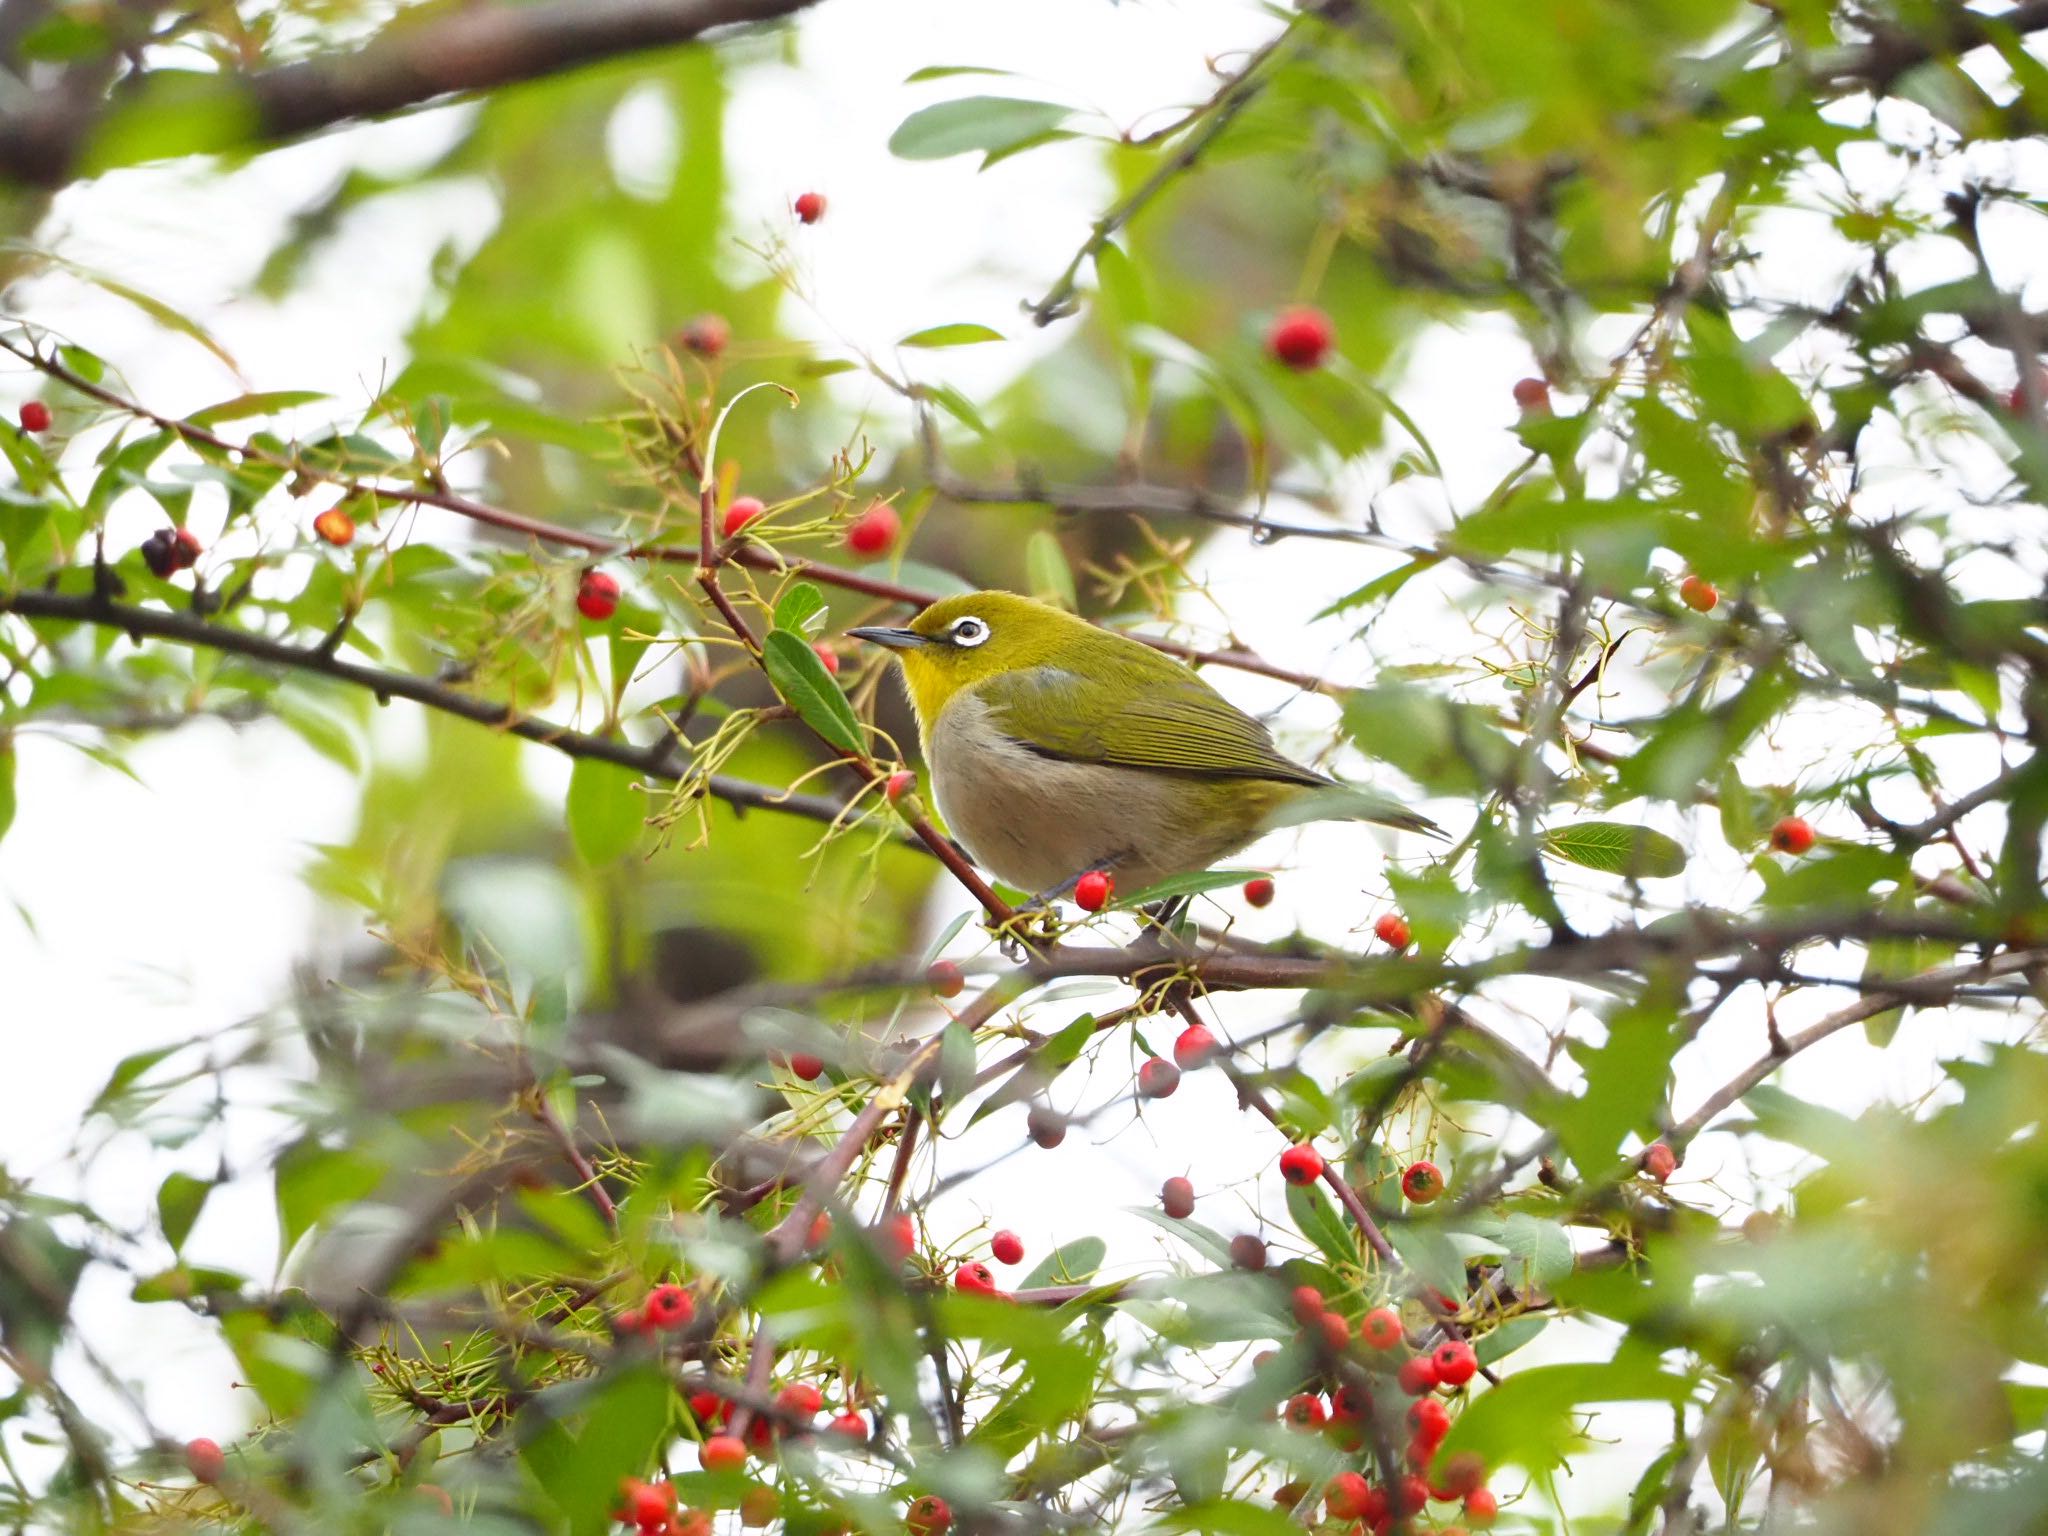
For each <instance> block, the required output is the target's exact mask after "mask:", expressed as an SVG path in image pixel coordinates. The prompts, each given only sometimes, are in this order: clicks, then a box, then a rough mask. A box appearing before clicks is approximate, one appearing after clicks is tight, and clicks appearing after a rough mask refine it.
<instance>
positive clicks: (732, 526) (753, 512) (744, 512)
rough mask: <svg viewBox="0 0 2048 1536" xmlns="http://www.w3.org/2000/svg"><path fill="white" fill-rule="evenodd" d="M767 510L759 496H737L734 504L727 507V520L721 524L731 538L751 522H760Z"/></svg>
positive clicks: (724, 531)
mask: <svg viewBox="0 0 2048 1536" xmlns="http://www.w3.org/2000/svg"><path fill="white" fill-rule="evenodd" d="M767 511H768V509H767V507H765V506H763V505H762V504H761V498H760V497H758V496H735V497H734V498H733V502H732V505H731V506H729V507H727V508H726V509H725V521H724V522H723V523H722V524H720V525H719V526H720V528H721V531H723V533H724V534H725V536H726V537H727V538H728V539H729V538H731V537H733V536H734V535H735V534H737V533H739V532H740V531H741V530H742V529H744V528H745V527H746V526H747V525H748V524H749V523H754V522H759V521H760V520H761V518H762V517H763V515H765V514H766V513H767Z"/></svg>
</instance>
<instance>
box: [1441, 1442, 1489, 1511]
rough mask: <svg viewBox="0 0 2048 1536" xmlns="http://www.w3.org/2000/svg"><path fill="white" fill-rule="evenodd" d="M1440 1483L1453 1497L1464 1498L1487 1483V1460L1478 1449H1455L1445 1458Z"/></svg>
mask: <svg viewBox="0 0 2048 1536" xmlns="http://www.w3.org/2000/svg"><path fill="white" fill-rule="evenodd" d="M1437 1480H1438V1485H1439V1486H1440V1487H1442V1488H1443V1489H1444V1490H1445V1491H1446V1492H1447V1493H1449V1494H1450V1495H1451V1497H1452V1498H1453V1499H1462V1498H1465V1497H1467V1496H1469V1495H1470V1494H1471V1493H1473V1492H1474V1491H1475V1490H1477V1489H1479V1488H1482V1487H1484V1486H1485V1484H1486V1460H1485V1458H1484V1457H1482V1456H1481V1455H1480V1454H1479V1453H1478V1452H1477V1451H1453V1452H1452V1453H1451V1454H1450V1455H1449V1456H1446V1457H1445V1458H1444V1464H1443V1470H1442V1471H1441V1472H1439V1473H1438V1474H1437Z"/></svg>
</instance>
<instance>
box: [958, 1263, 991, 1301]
mask: <svg viewBox="0 0 2048 1536" xmlns="http://www.w3.org/2000/svg"><path fill="white" fill-rule="evenodd" d="M953 1289H955V1290H956V1291H965V1292H967V1294H968V1295H970V1296H1000V1295H1001V1294H1002V1292H1001V1291H999V1290H997V1289H996V1272H995V1271H994V1270H992V1269H990V1268H989V1267H988V1266H987V1265H986V1264H984V1263H982V1262H981V1261H980V1260H979V1259H977V1260H975V1261H974V1262H973V1263H972V1264H962V1265H961V1266H960V1267H959V1268H958V1269H956V1270H954V1271H953Z"/></svg>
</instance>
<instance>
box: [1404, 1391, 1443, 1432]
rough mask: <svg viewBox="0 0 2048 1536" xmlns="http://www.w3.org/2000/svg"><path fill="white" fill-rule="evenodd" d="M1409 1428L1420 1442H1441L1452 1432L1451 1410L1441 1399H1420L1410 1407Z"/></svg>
mask: <svg viewBox="0 0 2048 1536" xmlns="http://www.w3.org/2000/svg"><path fill="white" fill-rule="evenodd" d="M1408 1427H1409V1428H1410V1429H1412V1430H1413V1431H1415V1437H1416V1438H1417V1439H1418V1440H1430V1441H1436V1440H1441V1439H1443V1437H1444V1436H1445V1435H1447V1434H1449V1433H1450V1432H1451V1410H1450V1409H1448V1408H1446V1407H1445V1406H1444V1405H1443V1400H1442V1399H1441V1398H1435V1397H1418V1398H1417V1399H1416V1400H1415V1401H1414V1402H1412V1403H1410V1404H1409V1405H1408Z"/></svg>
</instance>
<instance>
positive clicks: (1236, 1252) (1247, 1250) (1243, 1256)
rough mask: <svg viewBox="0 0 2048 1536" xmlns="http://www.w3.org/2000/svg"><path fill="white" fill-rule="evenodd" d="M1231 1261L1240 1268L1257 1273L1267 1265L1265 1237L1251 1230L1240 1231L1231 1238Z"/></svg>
mask: <svg viewBox="0 0 2048 1536" xmlns="http://www.w3.org/2000/svg"><path fill="white" fill-rule="evenodd" d="M1230 1262H1231V1263H1232V1264H1234V1265H1236V1266H1237V1267H1238V1268H1239V1269H1245V1270H1250V1271H1251V1272H1252V1273H1253V1274H1257V1273H1258V1272H1259V1271H1260V1270H1262V1269H1264V1268H1265V1267H1266V1243H1265V1239H1264V1238H1261V1237H1256V1236H1254V1235H1253V1234H1252V1233H1250V1232H1240V1233H1239V1234H1238V1235H1237V1236H1236V1237H1233V1238H1232V1239H1231V1240H1230Z"/></svg>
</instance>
